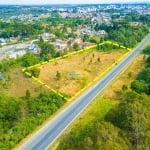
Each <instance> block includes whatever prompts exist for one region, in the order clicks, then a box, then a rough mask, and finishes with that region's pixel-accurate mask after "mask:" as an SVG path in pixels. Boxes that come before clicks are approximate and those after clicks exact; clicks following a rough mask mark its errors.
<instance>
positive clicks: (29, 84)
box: [0, 68, 47, 97]
mask: <svg viewBox="0 0 150 150" xmlns="http://www.w3.org/2000/svg"><path fill="white" fill-rule="evenodd" d="M5 76H6V77H8V78H9V80H8V81H7V82H6V85H5V86H4V87H3V86H2V85H1V84H0V93H5V94H7V95H10V96H15V97H23V96H25V92H26V90H29V91H30V93H31V95H32V96H36V95H38V94H39V93H40V92H42V91H45V90H47V89H46V88H44V87H43V86H41V85H40V84H38V83H37V82H35V81H34V80H32V79H31V78H29V77H27V76H26V75H25V74H24V73H22V71H21V68H14V69H12V70H10V71H9V72H8V73H6V74H5Z"/></svg>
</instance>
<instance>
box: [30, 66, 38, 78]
mask: <svg viewBox="0 0 150 150" xmlns="http://www.w3.org/2000/svg"><path fill="white" fill-rule="evenodd" d="M29 72H30V73H31V76H34V77H36V78H38V77H39V75H40V69H39V68H36V67H34V68H31V69H30V70H29Z"/></svg>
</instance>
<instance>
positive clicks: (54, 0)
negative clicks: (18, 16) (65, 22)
mask: <svg viewBox="0 0 150 150" xmlns="http://www.w3.org/2000/svg"><path fill="white" fill-rule="evenodd" d="M118 2H122V3H126V2H129V3H132V2H138V3H139V2H150V0H0V4H94V3H96V4H99V3H118Z"/></svg>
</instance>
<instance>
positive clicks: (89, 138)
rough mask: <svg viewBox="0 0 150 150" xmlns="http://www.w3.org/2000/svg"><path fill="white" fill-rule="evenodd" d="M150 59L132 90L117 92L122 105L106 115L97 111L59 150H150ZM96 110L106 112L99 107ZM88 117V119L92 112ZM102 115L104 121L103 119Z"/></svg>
mask: <svg viewBox="0 0 150 150" xmlns="http://www.w3.org/2000/svg"><path fill="white" fill-rule="evenodd" d="M146 49H147V47H146ZM144 51H145V50H144ZM147 59H149V56H147ZM147 59H146V62H145V63H146V65H145V68H144V69H143V70H142V71H141V72H140V73H139V75H138V77H137V79H136V80H134V81H133V82H132V83H131V89H130V88H129V89H128V87H127V86H125V85H124V86H123V88H122V91H120V92H117V97H116V98H117V99H118V100H119V101H120V102H119V104H118V105H115V107H112V108H110V109H109V110H108V111H107V109H106V111H105V113H104V114H101V113H100V111H98V112H97V113H95V116H94V118H93V119H92V120H89V121H87V122H86V123H85V124H83V122H82V121H81V122H80V123H81V124H78V126H76V127H75V128H74V129H72V130H71V132H70V133H69V134H67V135H65V137H64V139H63V140H62V141H61V142H60V144H59V146H58V148H57V149H58V150H65V149H72V150H74V149H76V150H80V149H82V150H88V149H95V150H111V149H113V150H118V149H120V150H149V147H150V136H149V135H150V117H149V116H150V98H149V93H150V91H149V89H150V85H149V83H150V70H149V60H147ZM95 107H96V108H97V109H103V108H102V107H101V106H99V105H96V104H95ZM86 115H88V119H89V118H90V110H89V113H87V114H86ZM101 115H102V116H103V117H102V118H103V119H100V118H101ZM85 118H86V117H85ZM82 124H83V125H82Z"/></svg>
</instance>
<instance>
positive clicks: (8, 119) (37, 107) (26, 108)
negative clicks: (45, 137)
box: [0, 90, 65, 150]
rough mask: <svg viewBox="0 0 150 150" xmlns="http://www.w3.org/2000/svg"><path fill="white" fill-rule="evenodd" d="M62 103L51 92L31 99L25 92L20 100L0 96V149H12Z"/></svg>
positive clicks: (60, 98) (63, 100)
mask: <svg viewBox="0 0 150 150" xmlns="http://www.w3.org/2000/svg"><path fill="white" fill-rule="evenodd" d="M64 103H65V99H64V98H62V97H60V96H58V95H56V94H54V93H52V92H48V93H41V94H39V96H38V97H35V98H33V97H31V96H30V92H29V91H28V90H27V92H26V94H25V96H24V98H22V99H16V98H14V97H9V96H5V95H0V108H1V109H0V148H1V149H2V150H6V149H7V150H9V149H12V148H13V147H14V146H15V145H16V144H17V143H18V142H20V140H22V139H23V138H25V136H27V135H28V134H29V133H31V132H32V131H33V130H34V129H35V128H36V127H37V126H38V125H40V124H42V122H43V121H44V120H46V119H47V118H48V117H49V116H50V115H52V114H53V113H54V112H55V111H57V109H58V108H59V107H61V106H62V105H63V104H64Z"/></svg>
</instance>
